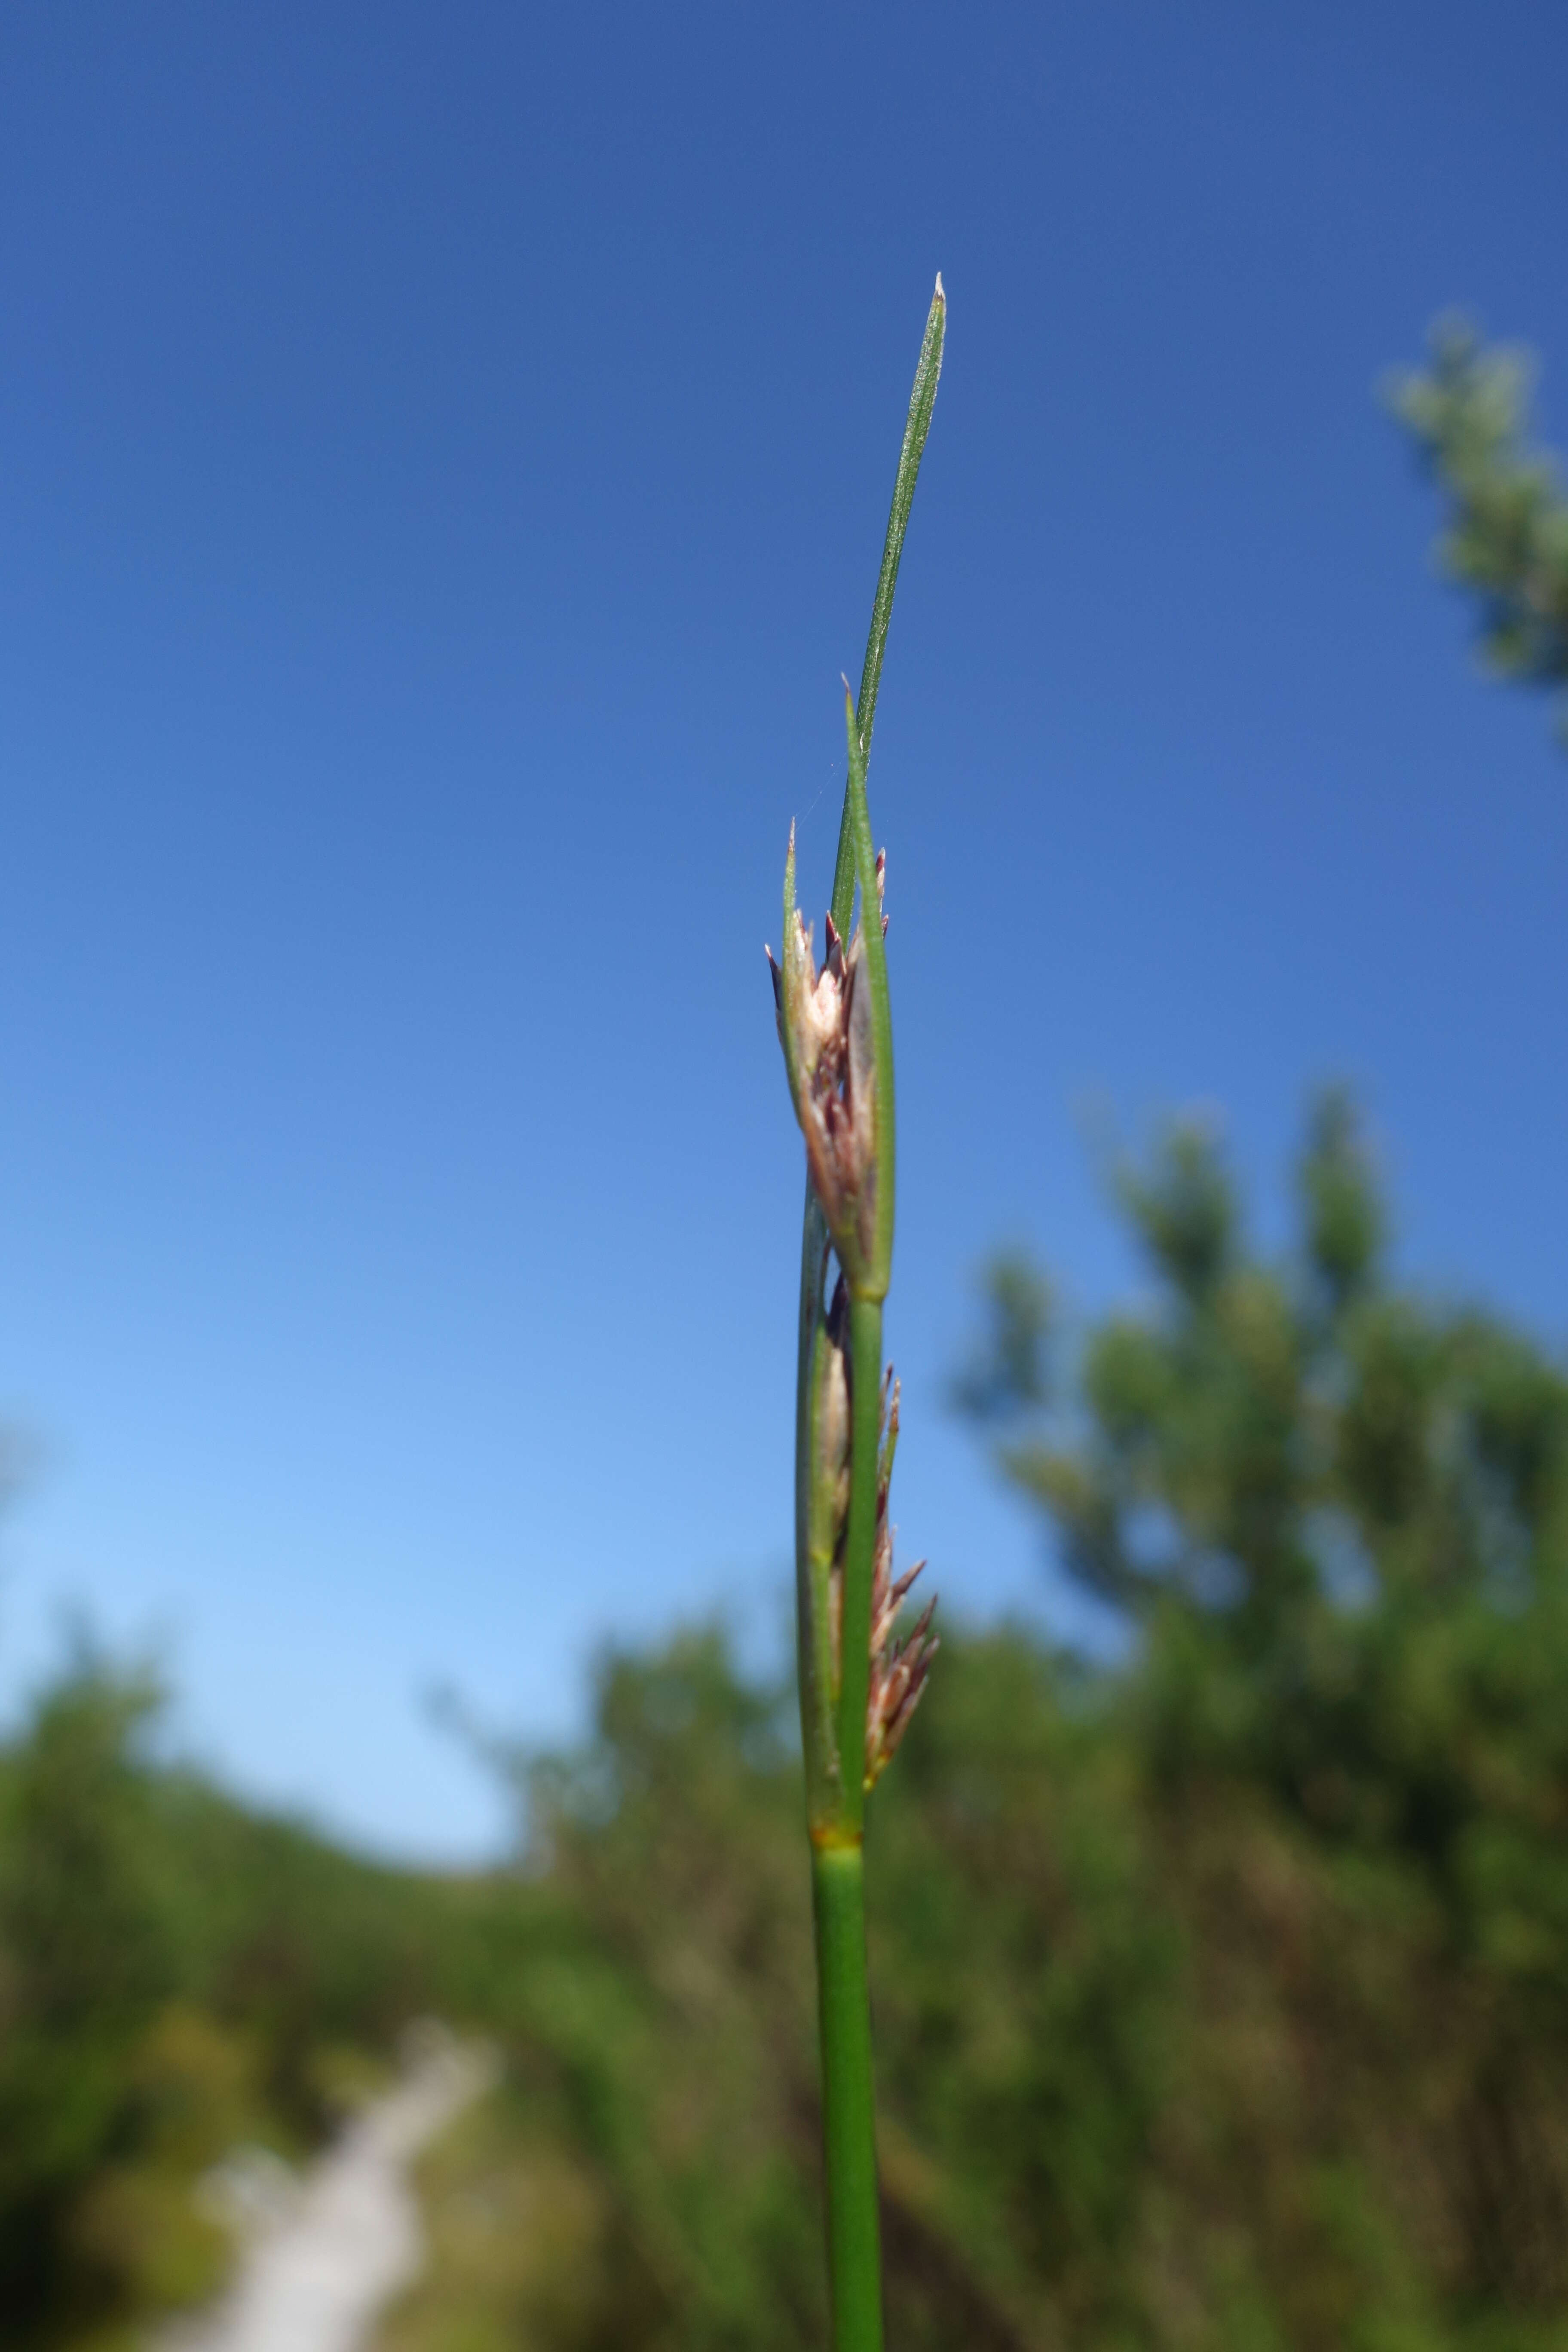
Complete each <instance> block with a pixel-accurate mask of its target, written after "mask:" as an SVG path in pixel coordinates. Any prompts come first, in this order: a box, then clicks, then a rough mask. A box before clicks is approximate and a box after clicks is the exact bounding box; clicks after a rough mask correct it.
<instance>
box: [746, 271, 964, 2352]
mask: <svg viewBox="0 0 1568 2352" xmlns="http://www.w3.org/2000/svg"><path fill="white" fill-rule="evenodd" d="M946 325H947V301H946V297H945V296H944V295H943V293H942V280H941V278H938V279H937V282H936V292H935V295H934V296H933V297H932V300H931V310H930V313H929V315H928V317H927V319H926V326H925V335H924V338H923V340H922V341H921V355H920V362H919V364H918V366H917V367H916V369H915V381H914V389H913V391H912V393H911V394H910V411H909V418H908V421H907V423H906V425H905V427H904V441H903V447H902V449H901V451H900V457H899V470H898V473H897V475H896V477H895V478H894V483H893V503H892V509H891V512H890V513H889V518H888V531H887V538H886V541H885V542H884V545H883V549H882V567H881V571H880V572H879V574H878V579H877V593H876V597H875V599H874V600H873V603H872V606H871V628H870V634H869V635H868V639H867V643H866V659H865V664H864V667H862V669H861V673H860V693H859V698H858V702H857V703H856V704H855V705H854V706H853V708H852V709H851V710H850V712H849V714H848V738H849V780H848V783H847V787H846V791H845V796H844V815H843V819H842V822H841V824H840V827H839V835H838V856H837V866H836V868H835V872H834V879H833V907H832V911H833V920H834V923H835V924H836V926H837V929H838V931H839V933H840V935H841V937H842V938H844V939H846V940H847V939H848V937H849V933H850V924H851V920H852V918H853V915H854V911H855V894H856V888H857V885H858V888H859V893H860V907H861V923H862V928H863V931H864V934H865V941H864V948H863V952H864V954H865V956H866V963H867V971H866V979H867V982H868V987H869V992H870V1004H871V1016H872V1020H871V1026H872V1043H873V1060H874V1064H875V1067H876V1070H877V1087H878V1101H877V1121H878V1124H877V1138H878V1150H877V1217H876V1236H875V1244H874V1247H873V1251H872V1256H871V1263H870V1265H869V1266H868V1268H865V1269H862V1270H861V1272H862V1277H863V1278H860V1279H858V1282H857V1286H856V1295H855V1296H854V1297H852V1298H851V1300H850V1307H849V1381H850V1400H851V1428H850V1462H849V1508H848V1520H847V1527H846V1529H845V1538H844V1550H843V1555H842V1586H841V1594H840V1599H841V1612H840V1619H839V1638H838V1673H837V1684H838V1687H837V1692H834V1691H833V1690H832V1689H831V1687H830V1685H831V1680H832V1658H831V1646H830V1643H828V1642H827V1641H826V1639H825V1636H826V1632H827V1622H828V1612H827V1606H826V1603H827V1599H828V1591H827V1585H828V1579H829V1576H830V1572H831V1563H830V1562H825V1561H823V1560H819V1559H816V1557H815V1555H814V1553H813V1549H812V1528H813V1519H814V1516H815V1515H814V1510H813V1497H814V1487H813V1481H814V1479H815V1478H816V1476H817V1475H820V1473H819V1468H818V1462H817V1444H816V1415H817V1412H818V1405H819V1394H820V1392H819V1389H818V1385H817V1380H816V1368H817V1366H818V1364H819V1363H820V1361H821V1349H822V1346H823V1341H824V1324H823V1315H824V1303H825V1302H824V1298H823V1269H824V1265H825V1261H826V1243H827V1234H826V1224H825V1223H824V1219H823V1215H822V1212H821V1209H820V1207H819V1205H818V1203H817V1202H816V1199H815V1198H814V1197H813V1195H812V1192H811V1188H810V1185H809V1183H808V1185H807V1187H806V1203H805V1227H804V1231H803V1234H802V1237H801V1287H800V1326H799V1346H800V1356H799V1371H798V1379H797V1385H796V1423H795V1546H796V1568H797V1576H798V1603H799V1608H800V1611H801V1644H800V1669H801V1727H802V1731H803V1734H804V1738H805V1757H806V1807H807V1819H808V1823H809V1826H810V1830H811V1838H812V1888H813V1903H814V1908H815V1914H816V1966H817V1995H818V2012H817V2013H818V2020H819V2024H820V2029H821V2039H822V2106H823V2135H824V2149H825V2156H826V2190H827V2242H828V2273H829V2283H830V2285H831V2289H832V2298H833V2337H834V2346H835V2352H881V2346H882V2289H881V2248H880V2242H879V2230H878V2221H877V2148H876V2106H875V2089H874V2084H873V2077H872V2070H871V2022H870V2011H869V2006H868V1995H867V1987H866V1898H865V1870H864V1860H863V1854H862V1849H861V1837H862V1829H863V1824H864V1820H865V1808H866V1790H865V1780H866V1768H865V1758H866V1703H867V1694H868V1686H869V1681H870V1666H871V1655H870V1652H871V1643H870V1632H871V1581H872V1570H873V1566H874V1556H875V1551H876V1542H877V1454H878V1437H879V1430H878V1411H879V1402H880V1393H881V1382H882V1304H881V1302H882V1300H883V1298H884V1297H885V1296H886V1294H887V1287H888V1273H889V1264H890V1261H891V1256H892V1237H893V1205H894V1202H893V1077H892V1072H893V1063H892V1032H891V1027H890V1023H889V1011H888V984H887V965H886V961H885V959H884V957H883V953H882V931H881V925H880V923H879V920H878V912H879V906H878V898H877V887H876V875H875V866H874V859H873V853H872V847H871V828H870V819H869V816H868V812H867V804H866V767H867V762H868V758H869V756H870V750H871V729H872V726H873V724H874V722H875V719H876V715H877V696H878V693H879V689H880V686H881V679H882V656H883V655H884V653H885V651H886V649H887V642H888V625H889V621H890V619H891V617H892V610H893V592H894V589H895V588H896V586H897V584H898V577H899V560H900V556H901V555H902V553H903V547H904V534H905V531H906V530H907V529H908V527H909V520H910V507H911V505H912V504H913V501H914V494H915V481H916V478H917V476H918V475H919V472H920V465H921V456H922V454H923V452H924V449H925V444H926V435H927V433H928V431H929V430H930V426H931V409H932V406H933V404H934V403H935V400H936V387H937V379H938V377H939V376H940V374H941V373H942V340H943V336H944V333H945V331H946ZM794 904H795V862H794V855H793V845H792V854H791V858H790V864H789V871H788V874H787V876H786V883H785V917H784V919H785V922H786V925H787V924H788V922H789V921H790V920H791V919H793V908H794ZM788 1051H789V1046H788V1044H787V1041H786V1045H785V1052H786V1055H787V1053H788Z"/></svg>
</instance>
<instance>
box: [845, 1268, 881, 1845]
mask: <svg viewBox="0 0 1568 2352" xmlns="http://www.w3.org/2000/svg"><path fill="white" fill-rule="evenodd" d="M881 1385H882V1305H881V1301H880V1300H879V1299H876V1298H852V1299H851V1300H850V1302H849V1401H850V1409H851V1413H852V1419H851V1421H850V1425H849V1525H848V1528H847V1533H846V1535H845V1538H844V1604H843V1615H842V1618H841V1620H840V1624H841V1632H840V1636H839V1670H838V1756H839V1767H840V1775H841V1780H842V1794H841V1797H840V1805H841V1809H842V1810H841V1811H840V1813H839V1822H840V1825H841V1827H842V1828H843V1830H844V1831H846V1832H847V1833H848V1834H849V1835H851V1836H854V1837H858V1835H859V1834H860V1825H861V1823H862V1822H863V1821H864V1819H865V1816H866V1693H867V1689H868V1685H869V1683H870V1679H871V1569H872V1560H873V1554H874V1553H875V1551H876V1548H877V1436H878V1430H877V1407H878V1402H879V1395H880V1391H881Z"/></svg>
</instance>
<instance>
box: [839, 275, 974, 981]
mask: <svg viewBox="0 0 1568 2352" xmlns="http://www.w3.org/2000/svg"><path fill="white" fill-rule="evenodd" d="M946 333H947V297H946V295H945V294H944V293H943V292H942V279H941V278H938V279H937V281H936V292H935V293H934V294H933V295H932V296H931V309H930V310H929V311H928V312H927V313H926V331H925V334H924V337H923V339H922V341H921V355H920V359H919V361H918V362H917V363H916V366H915V381H914V389H913V391H912V392H911V393H910V413H909V417H908V420H907V422H906V424H905V425H904V446H903V447H902V448H901V449H900V452H899V470H898V472H897V473H896V474H895V475H894V477H893V504H892V508H891V510H890V512H889V516H888V535H887V537H886V539H885V540H884V541H883V542H882V568H881V570H880V572H879V573H878V574H877V593H876V595H875V596H874V597H873V598H872V600H871V628H870V633H869V635H868V637H867V639H866V659H865V662H864V664H863V666H862V667H861V671H860V691H859V694H858V696H857V697H856V701H855V716H856V721H857V724H858V730H859V735H860V755H861V757H862V759H863V760H865V761H867V763H868V764H869V762H870V758H871V730H872V727H873V726H874V725H875V723H876V719H877V697H878V694H879V692H880V690H881V685H882V656H883V655H884V654H885V653H886V651H887V649H888V625H889V622H890V621H891V619H892V617H893V591H894V590H895V589H896V588H897V586H898V584H899V559H900V556H901V555H902V554H903V551H904V533H905V532H906V531H907V530H908V529H909V527H910V508H911V507H912V506H913V504H914V502H915V483H916V480H917V479H918V478H919V475H920V470H921V457H923V456H924V455H925V446H926V435H927V434H928V433H929V432H930V431H931V411H932V409H933V408H934V407H935V406H936V387H937V381H938V378H939V377H940V376H941V374H942V342H943V340H944V338H945V336H946ZM848 815H849V812H848V806H847V803H846V806H845V816H844V823H843V824H841V825H840V827H839V830H838V862H837V866H835V868H834V873H833V919H834V921H835V922H836V923H837V926H838V929H839V930H840V931H841V933H842V934H843V936H844V937H845V938H846V939H847V938H848V936H849V919H850V917H851V915H852V914H853V913H854V911H855V847H854V843H853V841H852V840H851V838H850V833H849V823H848Z"/></svg>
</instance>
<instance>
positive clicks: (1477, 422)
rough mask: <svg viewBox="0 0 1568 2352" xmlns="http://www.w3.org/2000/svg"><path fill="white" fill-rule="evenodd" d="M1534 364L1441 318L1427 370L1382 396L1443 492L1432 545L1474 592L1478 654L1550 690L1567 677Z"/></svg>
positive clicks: (1553, 496)
mask: <svg viewBox="0 0 1568 2352" xmlns="http://www.w3.org/2000/svg"><path fill="white" fill-rule="evenodd" d="M1533 373H1534V371H1533V366H1532V363H1531V360H1530V358H1529V356H1528V354H1526V353H1523V352H1514V351H1506V350H1497V349H1493V350H1488V349H1486V348H1484V347H1483V345H1482V344H1481V342H1480V341H1479V338H1478V336H1477V334H1476V332H1475V330H1474V329H1473V328H1472V327H1470V326H1469V325H1468V324H1467V322H1466V321H1464V320H1455V319H1445V320H1439V321H1438V323H1437V325H1436V327H1435V328H1434V330H1433V332H1432V337H1431V359H1430V362H1429V364H1428V366H1427V368H1426V370H1425V372H1423V373H1415V374H1409V375H1405V376H1402V377H1400V378H1398V379H1397V380H1396V382H1395V383H1394V387H1393V393H1392V405H1393V407H1394V413H1395V414H1396V415H1398V416H1399V417H1400V419H1401V420H1402V422H1403V423H1404V424H1405V425H1406V426H1407V427H1408V428H1409V430H1410V432H1411V434H1412V435H1413V436H1414V438H1415V442H1416V444H1417V446H1418V447H1419V448H1420V450H1421V452H1422V454H1423V457H1425V459H1426V463H1427V465H1428V466H1429V467H1430V469H1431V471H1432V473H1433V475H1434V476H1435V478H1436V480H1437V482H1438V483H1439V484H1440V486H1441V487H1442V488H1443V489H1444V491H1445V492H1446V493H1447V497H1448V499H1449V501H1450V505H1449V513H1448V521H1447V529H1446V530H1445V532H1444V535H1443V538H1442V540H1441V541H1440V553H1441V557H1442V561H1443V563H1444V566H1445V568H1446V569H1447V572H1448V573H1449V574H1450V576H1451V577H1452V578H1453V579H1455V580H1457V581H1458V582H1459V583H1460V584H1461V585H1462V586H1464V587H1466V588H1468V589H1471V590H1473V591H1474V593H1475V594H1476V596H1477V598H1478V601H1479V606H1480V617H1481V644H1482V646H1483V648H1484V650H1485V652H1486V655H1487V657H1488V659H1489V661H1490V662H1491V664H1492V665H1493V667H1495V668H1497V669H1498V670H1499V671H1500V672H1501V673H1502V675H1503V676H1504V677H1513V678H1518V679H1520V680H1521V681H1522V682H1523V683H1524V684H1526V685H1530V686H1545V687H1553V688H1555V687H1561V686H1563V683H1564V682H1565V681H1568V497H1565V496H1564V494H1563V488H1562V484H1561V481H1560V479H1559V476H1558V471H1557V467H1556V465H1555V463H1554V461H1553V460H1552V457H1550V456H1548V455H1546V454H1545V453H1543V452H1542V451H1541V450H1538V449H1536V448H1534V447H1532V446H1531V442H1530V438H1529V409H1530V394H1531V384H1532V380H1533Z"/></svg>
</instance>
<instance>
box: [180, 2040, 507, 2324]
mask: <svg viewBox="0 0 1568 2352" xmlns="http://www.w3.org/2000/svg"><path fill="white" fill-rule="evenodd" d="M494 2071H495V2070H494V2061H493V2060H492V2059H491V2057H490V2056H489V2054H488V2053H485V2052H483V2051H479V2050H475V2049H471V2048H468V2047H465V2046H464V2045H462V2044H460V2043H457V2042H444V2041H443V2042H437V2043H434V2044H433V2045H432V2046H430V2047H428V2048H427V2049H426V2051H425V2052H424V2053H422V2054H421V2055H420V2056H419V2058H418V2059H417V2060H416V2063H413V2064H412V2065H411V2066H410V2067H409V2069H408V2071H407V2072H406V2074H405V2075H404V2078H403V2080H402V2081H401V2082H400V2083H399V2084H398V2085H397V2087H396V2088H395V2090H392V2091H388V2092H387V2093H385V2095H384V2096H383V2097H381V2098H379V2099H377V2100H376V2101H374V2104H373V2105H371V2106H369V2107H367V2108H366V2110H365V2112H364V2113H363V2115H362V2116H359V2117H358V2119H357V2120H356V2121H355V2122H354V2123H353V2125H351V2126H350V2127H349V2129H348V2130H347V2131H346V2132H345V2133H344V2134H343V2137H342V2139H340V2140H339V2141H338V2143H337V2145H336V2147H333V2148H331V2150H329V2152H328V2153H327V2155H325V2156H324V2157H322V2158H321V2160H320V2162H319V2163H317V2164H316V2165H315V2166H314V2167H313V2168H311V2170H310V2172H309V2173H308V2174H307V2175H306V2177H305V2179H304V2181H303V2183H302V2184H301V2185H300V2189H299V2190H298V2192H297V2193H296V2194H295V2195H293V2196H292V2197H290V2198H289V2200H288V2203H287V2205H286V2206H285V2207H284V2209H283V2210H280V2211H279V2212H277V2213H275V2214H274V2215H273V2216H272V2217H271V2218H269V2219H268V2220H267V2221H265V2222H263V2223H262V2225H261V2226H260V2227H259V2228H258V2230H257V2231H256V2233H255V2234H254V2235H253V2237H252V2239H251V2242H250V2243H249V2245H248V2247H247V2252H246V2253H245V2255H244V2258H243V2260H242V2262H241V2264H240V2270H239V2275H238V2278H237V2281H236V2283H235V2285H234V2287H233V2290H232V2291H231V2293H230V2294H228V2296H227V2297H226V2300H225V2301H224V2303H223V2304H222V2305H219V2306H218V2308H217V2309H216V2311H213V2312H211V2313H209V2314H208V2315H206V2316H205V2318H203V2319H200V2320H197V2321H195V2322H191V2321H185V2322H184V2323H182V2324H181V2325H180V2326H177V2327H175V2328H173V2329H170V2330H168V2331H166V2332H165V2333H164V2334H163V2336H162V2337H161V2338H160V2339H159V2345H158V2352H363V2347H365V2346H366V2345H367V2344H368V2343H369V2341H370V2332H371V2328H372V2326H373V2325H374V2321H375V2319H376V2318H377V2316H378V2315H379V2314H380V2313H381V2312H382V2311H383V2310H384V2307H385V2305H387V2304H388V2303H389V2302H390V2301H391V2299H392V2297H393V2296H394V2295H395V2294H397V2293H398V2292H399V2290H400V2289H401V2288H403V2287H405V2286H406V2285H408V2284H409V2283H410V2282H411V2281H412V2280H413V2279H415V2278H416V2277H417V2275H418V2273H419V2269H420V2265H421V2263H422V2261H423V2259H424V2244H423V2238H422V2233H421V2231H420V2226H419V2210H418V2207H417V2205H416V2202H415V2199H414V2193H413V2191H412V2189H410V2187H409V2185H408V2171H409V2168H410V2166H411V2165H412V2163H413V2161H414V2159H415V2158H416V2156H417V2155H418V2154H419V2152H420V2151H421V2149H422V2148H424V2147H426V2145H427V2144H428V2143H429V2142H430V2141H431V2140H432V2139H434V2138H435V2137H436V2136H437V2133H438V2132H440V2131H441V2130H442V2129H443V2128H444V2127H445V2126H446V2125H447V2124H448V2123H450V2122H451V2121H452V2119H453V2118H454V2117H455V2116H457V2115H458V2114H459V2113H460V2112H461V2110H462V2109H463V2108H464V2107H465V2106H467V2105H468V2103H469V2102H470V2100H472V2099H475V2098H477V2097H478V2096H479V2094H480V2093H481V2092H482V2091H484V2090H486V2089H488V2088H489V2084H490V2083H491V2082H492V2080H493V2079H494Z"/></svg>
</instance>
